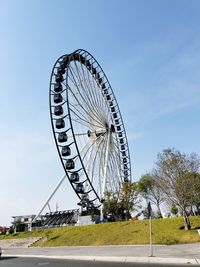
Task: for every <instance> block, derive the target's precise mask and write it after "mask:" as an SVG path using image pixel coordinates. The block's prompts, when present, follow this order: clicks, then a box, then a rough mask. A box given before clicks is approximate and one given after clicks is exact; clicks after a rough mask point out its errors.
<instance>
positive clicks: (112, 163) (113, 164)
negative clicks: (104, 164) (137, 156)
mask: <svg viewBox="0 0 200 267" xmlns="http://www.w3.org/2000/svg"><path fill="white" fill-rule="evenodd" d="M115 157H116V154H112V153H111V154H110V166H111V169H112V173H113V174H115V175H114V176H115V177H114V176H112V183H113V184H114V185H115V189H116V191H117V190H118V189H119V184H120V183H122V179H121V174H120V171H119V166H120V162H117V159H116V158H115ZM116 177H118V179H116ZM117 182H118V184H117V185H116V183H117Z"/></svg>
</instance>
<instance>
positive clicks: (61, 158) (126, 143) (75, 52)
mask: <svg viewBox="0 0 200 267" xmlns="http://www.w3.org/2000/svg"><path fill="white" fill-rule="evenodd" d="M84 53H85V54H87V56H88V55H89V56H90V57H91V58H92V59H93V60H94V63H95V64H97V67H98V68H99V69H100V70H101V72H102V73H103V77H104V79H105V80H106V83H107V84H108V88H109V90H110V92H111V93H110V94H111V95H112V96H113V100H114V102H115V106H117V112H118V118H119V119H120V122H121V123H120V126H121V128H122V130H121V132H123V138H124V140H125V142H124V144H125V145H126V153H127V154H126V158H128V161H129V178H130V179H129V180H131V164H130V153H129V147H128V141H127V136H126V131H125V127H124V123H123V119H122V116H121V112H120V109H119V106H118V103H117V100H116V98H115V95H114V93H113V90H112V87H111V85H110V83H109V80H108V78H107V76H106V74H105V73H104V71H103V69H102V68H101V66H100V64H99V63H98V62H97V60H96V59H95V58H94V57H93V56H92V55H91V54H90V53H89V52H87V51H86V50H83V49H77V50H75V51H74V52H73V53H71V54H69V55H63V56H61V57H60V58H59V59H58V60H57V61H56V63H55V64H54V67H53V70H52V74H51V80H50V96H49V99H50V110H51V109H52V104H51V102H52V101H51V98H52V96H51V89H52V79H53V76H54V75H55V72H54V70H55V68H56V65H57V64H58V63H60V61H61V60H63V59H65V58H68V63H67V71H68V67H69V64H70V62H71V61H73V60H74V59H73V57H74V55H78V56H82V55H83V54H84ZM70 58H71V59H70ZM85 60H86V57H85ZM81 64H82V63H81ZM91 65H92V64H91ZM66 86H67V76H66ZM66 93H67V94H66V95H67V97H66V102H65V103H66V104H67V107H68V117H69V122H70V126H71V131H72V135H73V140H74V144H75V146H76V150H77V153H78V157H79V160H80V162H81V163H82V167H83V170H84V172H85V175H86V178H87V181H88V182H89V183H90V186H91V189H92V190H93V192H94V193H95V195H96V197H97V199H98V200H99V203H101V198H102V196H99V193H97V192H96V188H94V187H93V185H92V184H91V179H90V178H89V177H88V175H87V172H86V170H85V169H84V164H83V159H82V157H81V155H80V151H79V147H78V145H77V142H76V137H75V133H74V125H73V123H72V120H71V113H70V108H69V102H68V100H69V99H68V90H66ZM107 101H108V100H107ZM50 117H51V123H52V129H53V134H54V139H55V142H56V146H57V150H58V152H59V156H60V160H61V162H62V165H63V168H64V170H65V173H66V175H67V177H68V179H69V181H70V177H69V171H67V170H66V168H65V165H64V161H63V157H62V156H61V153H60V145H59V144H58V140H57V135H56V131H55V126H54V122H53V120H54V118H53V115H52V111H51V112H50ZM118 145H119V144H118ZM119 151H120V149H119ZM112 160H114V159H112ZM70 183H71V185H72V187H73V189H74V191H75V192H76V194H77V195H78V197H79V198H80V199H81V195H80V194H79V193H77V191H76V189H75V186H74V183H72V182H71V181H70Z"/></svg>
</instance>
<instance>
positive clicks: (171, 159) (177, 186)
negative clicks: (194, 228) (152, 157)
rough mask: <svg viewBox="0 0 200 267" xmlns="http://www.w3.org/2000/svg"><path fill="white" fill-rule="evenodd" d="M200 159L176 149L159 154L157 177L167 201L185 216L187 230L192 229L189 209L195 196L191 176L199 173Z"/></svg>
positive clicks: (193, 154) (195, 155)
mask: <svg viewBox="0 0 200 267" xmlns="http://www.w3.org/2000/svg"><path fill="white" fill-rule="evenodd" d="M199 167H200V159H199V157H198V156H197V154H195V153H192V154H190V155H186V154H183V153H181V152H180V151H178V150H175V149H170V148H169V149H165V150H163V152H162V153H159V154H158V157H157V161H156V169H155V177H156V179H157V181H158V183H159V186H160V187H161V189H162V191H163V193H164V195H165V197H166V199H167V200H168V201H169V202H170V203H172V204H174V205H175V206H177V207H178V208H179V210H180V212H181V213H182V215H183V219H184V226H185V229H186V230H189V229H190V228H191V225H190V220H189V216H188V214H187V208H188V206H189V205H190V203H191V195H192V194H194V191H193V189H192V188H193V187H191V185H190V182H191V180H190V179H189V178H188V177H189V174H192V173H198V172H199Z"/></svg>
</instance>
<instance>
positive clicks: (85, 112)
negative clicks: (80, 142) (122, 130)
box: [70, 91, 103, 126]
mask: <svg viewBox="0 0 200 267" xmlns="http://www.w3.org/2000/svg"><path fill="white" fill-rule="evenodd" d="M71 92H72V91H71ZM72 94H73V92H72ZM73 96H74V98H75V99H76V100H77V103H78V104H79V106H80V107H81V108H82V110H83V111H84V113H81V114H80V115H81V116H83V117H85V115H86V116H87V117H85V119H86V121H88V117H89V118H90V119H92V120H93V121H95V122H96V123H97V124H100V125H101V126H103V125H102V124H101V122H99V121H98V120H96V118H94V116H93V115H91V114H92V112H91V114H90V113H88V111H87V110H85V108H84V107H83V106H82V105H81V104H80V102H79V101H78V99H77V97H76V96H75V95H74V94H73ZM70 106H71V107H73V108H74V109H76V108H75V104H74V105H73V104H72V103H70ZM76 111H77V112H79V113H80V110H77V109H76ZM83 114H85V115H83Z"/></svg>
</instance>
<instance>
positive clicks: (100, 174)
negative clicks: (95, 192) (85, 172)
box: [92, 136, 107, 196]
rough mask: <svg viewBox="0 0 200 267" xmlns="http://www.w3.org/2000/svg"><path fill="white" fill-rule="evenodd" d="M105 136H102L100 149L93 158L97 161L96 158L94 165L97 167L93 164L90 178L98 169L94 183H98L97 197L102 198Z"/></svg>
mask: <svg viewBox="0 0 200 267" xmlns="http://www.w3.org/2000/svg"><path fill="white" fill-rule="evenodd" d="M106 144H107V142H106V136H104V140H102V143H101V144H100V147H99V151H98V153H97V156H96V158H95V161H97V158H98V159H99V161H98V163H96V164H97V165H99V166H96V165H95V164H93V169H92V177H94V170H96V167H98V168H97V169H98V170H99V171H98V174H97V176H98V180H97V181H96V183H98V189H99V195H100V196H102V179H101V177H102V173H103V172H102V168H103V160H102V158H103V155H104V151H105V148H106Z"/></svg>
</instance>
